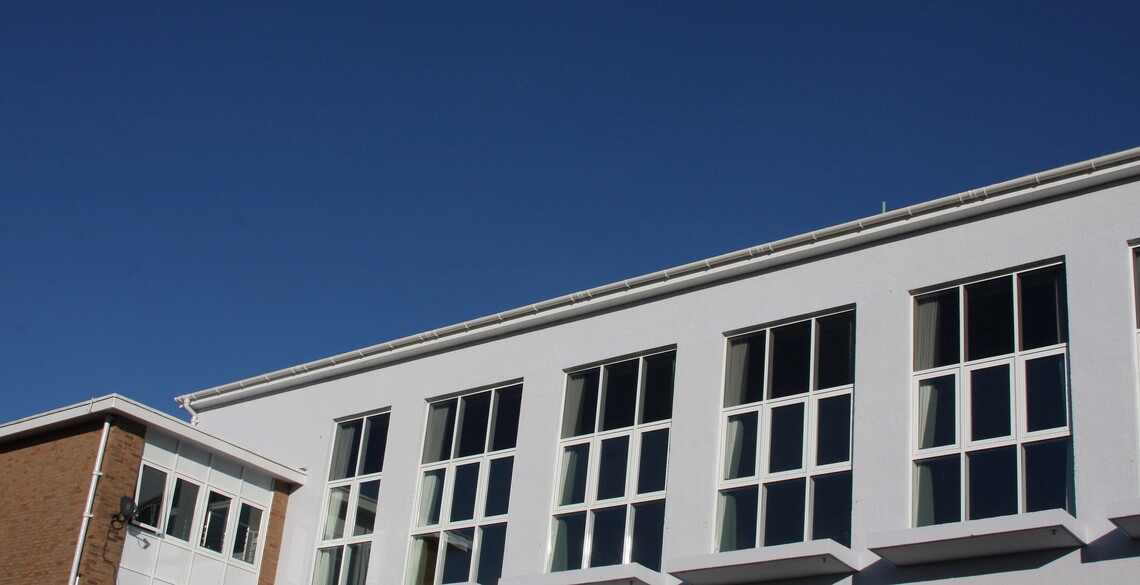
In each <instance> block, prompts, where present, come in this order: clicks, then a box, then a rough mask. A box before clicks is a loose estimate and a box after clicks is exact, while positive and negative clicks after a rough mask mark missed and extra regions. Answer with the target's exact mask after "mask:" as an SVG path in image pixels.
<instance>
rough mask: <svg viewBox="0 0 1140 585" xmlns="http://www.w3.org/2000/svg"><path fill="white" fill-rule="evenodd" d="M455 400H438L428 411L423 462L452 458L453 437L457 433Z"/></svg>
mask: <svg viewBox="0 0 1140 585" xmlns="http://www.w3.org/2000/svg"><path fill="white" fill-rule="evenodd" d="M455 405H456V401H455V400H448V401H445V402H437V403H435V404H433V405H431V410H429V411H428V422H427V430H426V432H425V433H424V459H423V463H433V462H435V461H443V460H444V459H450V458H451V438H452V435H453V434H454V433H455Z"/></svg>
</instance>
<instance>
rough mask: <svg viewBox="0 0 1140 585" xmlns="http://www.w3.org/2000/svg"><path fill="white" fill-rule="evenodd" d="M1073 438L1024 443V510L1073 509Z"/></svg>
mask: <svg viewBox="0 0 1140 585" xmlns="http://www.w3.org/2000/svg"><path fill="white" fill-rule="evenodd" d="M1070 447H1071V442H1070V440H1069V439H1068V438H1067V437H1066V438H1064V439H1058V440H1055V441H1041V442H1039V443H1029V444H1027V445H1025V511H1026V512H1037V511H1039V510H1052V509H1055V508H1060V509H1062V510H1068V511H1070V512H1072V508H1073V506H1072V501H1073V455H1072V449H1071V448H1070Z"/></svg>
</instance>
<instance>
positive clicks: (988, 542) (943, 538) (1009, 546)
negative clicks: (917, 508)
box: [867, 510, 1088, 566]
mask: <svg viewBox="0 0 1140 585" xmlns="http://www.w3.org/2000/svg"><path fill="white" fill-rule="evenodd" d="M1086 544H1088V538H1087V535H1086V530H1085V527H1084V526H1083V525H1081V524H1080V523H1079V522H1078V521H1077V519H1076V518H1073V517H1072V516H1071V515H1069V513H1068V512H1065V511H1064V510H1045V511H1042V512H1031V513H1029V514H1017V515H1013V516H1001V517H998V518H986V519H984V520H970V521H967V522H954V523H950V524H938V525H934V526H924V527H921V528H910V529H907V530H897V531H893V532H879V533H876V534H870V535H868V536H867V548H869V549H871V551H872V552H874V553H875V554H877V555H879V556H880V557H883V558H884V559H886V560H887V561H889V562H890V563H891V564H893V565H897V566H906V565H917V564H921V563H936V562H941V561H954V560H960V559H971V558H979V557H989V556H996V555H1005V554H1015V553H1023V552H1031V551H1040V550H1050V549H1063V548H1079V547H1082V546H1084V545H1086Z"/></svg>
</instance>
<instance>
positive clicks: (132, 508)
mask: <svg viewBox="0 0 1140 585" xmlns="http://www.w3.org/2000/svg"><path fill="white" fill-rule="evenodd" d="M138 512H139V507H138V504H135V501H134V500H132V499H131V497H130V496H123V497H121V498H119V515H120V516H122V517H123V518H127V519H130V520H134V518H135V514H138Z"/></svg>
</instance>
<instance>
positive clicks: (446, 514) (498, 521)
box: [408, 385, 522, 585]
mask: <svg viewBox="0 0 1140 585" xmlns="http://www.w3.org/2000/svg"><path fill="white" fill-rule="evenodd" d="M521 404H522V386H521V385H515V386H510V387H506V388H498V389H495V390H486V391H482V392H475V393H472V394H467V395H465V396H462V397H459V398H451V399H448V400H441V401H439V402H434V403H432V404H430V405H429V406H428V421H427V429H426V430H425V432H424V451H423V459H422V462H421V463H422V465H421V467H420V492H419V503H418V507H417V508H416V521H415V527H414V528H413V529H412V560H411V565H410V570H409V573H408V583H410V584H412V585H437V584H440V583H472V582H473V583H480V584H481V585H495V584H496V583H498V582H499V576H500V575H501V574H502V569H503V548H504V546H505V544H506V535H507V509H508V507H509V504H510V496H511V477H512V475H513V472H514V461H515V457H514V455H515V442H516V439H517V436H518V424H519V407H520V406H521Z"/></svg>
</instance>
